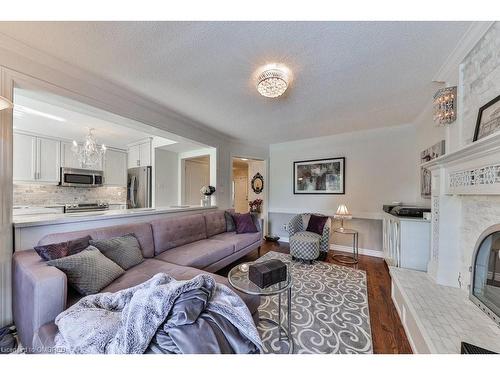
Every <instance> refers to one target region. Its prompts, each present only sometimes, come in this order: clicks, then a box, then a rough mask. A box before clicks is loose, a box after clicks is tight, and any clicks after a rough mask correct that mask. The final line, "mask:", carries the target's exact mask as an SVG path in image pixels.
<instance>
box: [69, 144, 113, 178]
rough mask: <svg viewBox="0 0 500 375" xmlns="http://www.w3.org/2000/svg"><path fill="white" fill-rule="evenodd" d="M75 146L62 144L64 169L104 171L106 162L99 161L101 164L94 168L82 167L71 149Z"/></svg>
mask: <svg viewBox="0 0 500 375" xmlns="http://www.w3.org/2000/svg"><path fill="white" fill-rule="evenodd" d="M72 146H73V143H72V142H62V145H61V166H62V167H64V168H79V169H91V170H98V171H101V170H102V169H103V165H104V162H103V160H102V159H101V160H99V162H98V163H97V164H96V165H94V166H92V167H85V166H83V167H82V166H81V165H80V162H79V161H78V157H77V156H76V155H75V153H74V152H73V150H72V149H71V148H72Z"/></svg>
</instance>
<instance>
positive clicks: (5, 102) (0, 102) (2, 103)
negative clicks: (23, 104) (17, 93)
mask: <svg viewBox="0 0 500 375" xmlns="http://www.w3.org/2000/svg"><path fill="white" fill-rule="evenodd" d="M12 107H14V104H12V102H11V101H10V100H9V99H7V98H6V97H3V96H0V111H3V110H4V109H10V108H12Z"/></svg>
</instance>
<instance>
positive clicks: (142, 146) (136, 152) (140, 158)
mask: <svg viewBox="0 0 500 375" xmlns="http://www.w3.org/2000/svg"><path fill="white" fill-rule="evenodd" d="M149 165H151V140H147V141H145V142H140V143H139V142H138V143H134V144H132V145H130V146H129V147H128V167H129V168H135V167H147V166H149Z"/></svg>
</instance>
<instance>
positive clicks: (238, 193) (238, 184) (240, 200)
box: [234, 177, 250, 213]
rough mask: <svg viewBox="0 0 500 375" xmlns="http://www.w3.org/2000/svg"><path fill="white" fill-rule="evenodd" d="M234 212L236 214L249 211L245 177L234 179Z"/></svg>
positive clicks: (246, 179)
mask: <svg viewBox="0 0 500 375" xmlns="http://www.w3.org/2000/svg"><path fill="white" fill-rule="evenodd" d="M234 210H235V211H236V212H238V213H245V212H248V211H249V210H250V207H249V206H248V178H246V177H236V178H235V179H234Z"/></svg>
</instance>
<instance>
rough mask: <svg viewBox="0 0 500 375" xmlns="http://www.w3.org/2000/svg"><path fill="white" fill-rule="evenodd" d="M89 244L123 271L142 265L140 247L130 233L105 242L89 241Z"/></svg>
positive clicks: (142, 258)
mask: <svg viewBox="0 0 500 375" xmlns="http://www.w3.org/2000/svg"><path fill="white" fill-rule="evenodd" d="M90 244H91V245H92V246H95V247H97V249H99V250H100V251H101V253H103V254H104V255H105V256H106V257H108V258H109V259H111V260H112V261H113V262H115V263H116V264H118V265H119V266H120V267H121V268H123V269H124V270H128V269H129V268H131V267H133V266H135V265H137V264H139V263H142V261H143V260H144V257H143V256H142V251H141V245H140V244H139V241H137V238H136V237H135V236H134V235H133V234H132V233H129V234H126V235H124V236H121V237H114V238H108V239H105V240H90Z"/></svg>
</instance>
